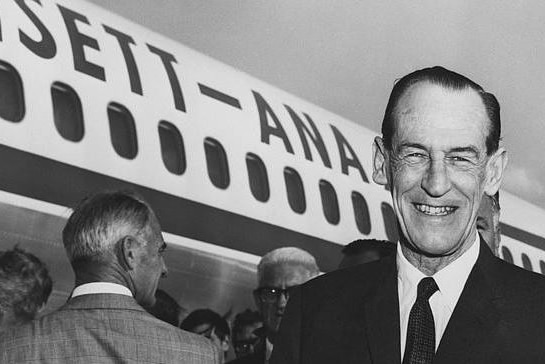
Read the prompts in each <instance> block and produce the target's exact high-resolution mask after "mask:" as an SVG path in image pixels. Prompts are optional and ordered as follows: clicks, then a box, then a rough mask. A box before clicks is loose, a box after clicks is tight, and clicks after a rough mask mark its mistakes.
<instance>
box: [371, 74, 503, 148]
mask: <svg viewBox="0 0 545 364" xmlns="http://www.w3.org/2000/svg"><path fill="white" fill-rule="evenodd" d="M421 82H428V83H430V84H433V85H438V86H441V87H443V88H445V89H448V90H452V91H460V90H464V89H468V88H469V89H472V90H473V91H475V92H477V93H478V95H479V96H480V98H481V100H482V102H483V105H484V108H485V110H486V113H487V115H488V119H489V121H490V126H489V129H488V136H487V137H486V152H487V154H488V155H490V154H492V153H494V152H495V151H497V150H498V147H499V142H500V135H501V122H500V104H499V103H498V100H497V99H496V97H495V96H494V95H493V94H491V93H489V92H486V91H484V89H483V88H482V87H481V86H480V85H479V84H477V83H476V82H474V81H472V80H470V79H469V78H467V77H466V76H464V75H461V74H459V73H456V72H453V71H450V70H448V69H446V68H444V67H441V66H435V67H429V68H424V69H420V70H417V71H414V72H412V73H409V74H408V75H406V76H403V77H402V78H400V79H399V80H397V81H396V83H395V84H394V87H393V88H392V92H391V93H390V98H389V100H388V104H387V105H386V110H385V112H384V119H383V121H382V137H383V140H384V145H385V146H386V148H387V149H391V147H392V138H393V134H394V132H395V121H396V111H397V110H396V107H397V104H398V102H399V100H400V99H401V98H402V97H403V95H404V94H405V92H406V91H408V90H409V89H410V88H411V87H412V86H414V85H416V84H418V83H421Z"/></svg>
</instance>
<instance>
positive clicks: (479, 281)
mask: <svg viewBox="0 0 545 364" xmlns="http://www.w3.org/2000/svg"><path fill="white" fill-rule="evenodd" d="M500 131H501V126H500V107H499V104H498V102H497V100H496V98H495V97H494V96H493V95H492V94H490V93H488V92H485V91H484V90H483V89H482V87H481V86H479V85H477V84H476V83H475V82H473V81H471V80H469V79H468V78H466V77H464V76H462V75H460V74H457V73H455V72H452V71H449V70H447V69H445V68H442V67H433V68H426V69H423V70H419V71H415V72H413V73H411V74H409V75H407V76H405V77H403V78H401V79H400V80H399V81H397V82H396V84H395V85H394V88H393V90H392V93H391V95H390V99H389V101H388V105H387V107H386V111H385V116H384V120H383V124H382V134H383V135H382V137H377V138H376V139H375V143H374V145H373V159H374V160H373V163H374V172H373V180H374V181H375V182H376V183H378V184H381V185H387V186H388V187H389V190H390V191H391V194H392V200H393V206H394V210H395V213H396V216H397V220H398V227H399V236H400V237H401V238H400V241H399V243H398V246H397V253H396V254H395V255H394V256H392V257H387V258H384V259H382V260H381V261H378V262H375V263H369V264H364V265H361V266H356V267H354V268H351V269H345V270H341V271H337V272H333V273H331V274H327V275H324V276H322V277H320V278H318V279H315V280H313V281H311V282H309V283H308V284H306V285H303V286H301V287H300V288H299V289H298V290H297V291H296V292H294V294H293V295H292V298H291V299H290V302H289V305H288V307H287V310H286V315H285V317H284V319H283V321H282V325H281V328H280V333H279V335H278V338H277V343H276V345H275V350H274V351H273V355H272V363H274V364H280V363H282V364H292V363H309V364H310V363H313V364H316V363H333V362H342V363H354V364H355V363H359V364H361V363H401V362H402V363H404V364H405V363H432V362H433V363H435V364H438V363H536V362H543V361H544V360H545V347H544V346H543V345H542V340H543V339H542V338H543V337H545V336H544V335H545V305H544V304H543V302H544V299H545V278H543V277H541V276H540V275H537V274H535V273H531V272H526V271H524V270H522V269H520V268H518V267H515V266H513V265H510V264H508V263H505V262H503V261H501V260H500V259H498V258H496V257H494V255H493V254H492V253H491V251H490V249H489V248H488V246H487V245H486V243H485V242H484V240H482V239H481V238H480V236H479V234H478V232H477V227H476V220H477V215H478V210H479V206H480V204H481V200H482V199H483V196H485V195H486V196H493V195H494V194H495V193H496V192H497V191H498V189H499V187H500V184H501V180H502V176H503V172H504V169H505V166H506V164H507V155H506V152H505V149H504V148H503V147H502V146H500V143H499V142H500Z"/></svg>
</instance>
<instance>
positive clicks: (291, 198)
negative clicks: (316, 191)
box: [284, 167, 307, 214]
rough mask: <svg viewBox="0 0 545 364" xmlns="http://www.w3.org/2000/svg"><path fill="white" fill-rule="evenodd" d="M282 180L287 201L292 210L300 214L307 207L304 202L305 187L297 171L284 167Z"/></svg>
mask: <svg viewBox="0 0 545 364" xmlns="http://www.w3.org/2000/svg"><path fill="white" fill-rule="evenodd" d="M284 181H285V182H286V191H287V193H288V202H289V204H290V207H291V209H292V210H293V211H295V212H297V213H298V214H302V213H303V212H305V210H306V209H307V205H306V202H305V189H304V187H303V181H301V177H300V176H299V173H297V171H296V170H295V169H293V168H290V167H286V168H284Z"/></svg>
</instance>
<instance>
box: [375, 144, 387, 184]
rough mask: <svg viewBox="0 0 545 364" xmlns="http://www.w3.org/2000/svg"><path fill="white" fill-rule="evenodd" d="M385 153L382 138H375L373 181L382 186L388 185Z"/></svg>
mask: <svg viewBox="0 0 545 364" xmlns="http://www.w3.org/2000/svg"><path fill="white" fill-rule="evenodd" d="M386 153H387V152H386V148H385V147H384V142H383V140H382V138H381V137H376V138H375V142H374V143H373V181H375V183H377V184H379V185H383V186H385V185H387V184H388V171H387V170H388V168H387V165H386V164H387V163H386V158H387V155H386Z"/></svg>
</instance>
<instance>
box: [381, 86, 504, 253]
mask: <svg viewBox="0 0 545 364" xmlns="http://www.w3.org/2000/svg"><path fill="white" fill-rule="evenodd" d="M396 116H397V117H396V127H395V132H394V135H393V138H392V150H391V151H385V153H384V154H385V156H384V158H385V159H384V160H385V163H384V165H383V167H384V168H383V170H382V171H383V175H385V176H386V178H387V179H388V183H389V184H390V186H391V191H392V198H393V204H394V209H395V212H396V215H397V219H398V222H399V228H400V229H401V232H402V238H401V241H402V243H403V244H404V246H405V247H406V248H408V249H409V250H411V251H413V252H416V253H417V254H418V255H420V256H422V255H424V256H428V257H437V256H442V257H445V256H448V257H451V258H452V260H454V259H456V258H457V257H458V256H459V255H461V254H462V253H463V252H464V251H465V250H466V249H467V248H468V247H469V246H471V244H472V242H473V241H474V239H475V234H476V229H475V219H476V217H477V210H478V209H479V204H480V202H481V197H482V195H483V191H485V190H487V192H488V193H491V191H493V192H492V193H495V192H496V190H497V188H498V187H499V182H500V181H501V173H502V172H503V164H501V166H502V168H496V169H494V170H493V169H492V168H493V167H491V165H493V166H495V167H497V166H498V165H500V164H498V163H496V164H494V163H490V160H489V159H491V158H495V156H496V155H498V154H502V155H503V150H500V151H498V152H497V153H495V154H494V156H493V157H490V158H489V157H488V156H487V154H486V145H485V140H486V136H487V135H488V130H489V120H488V117H487V115H486V111H485V108H484V105H483V102H482V100H481V98H480V97H479V95H478V94H477V93H476V92H475V91H473V90H469V89H468V90H462V91H451V90H448V89H444V88H442V87H440V86H436V85H432V84H430V83H427V82H421V83H418V84H416V85H414V86H412V87H411V88H410V89H409V90H407V92H405V94H404V95H403V96H402V97H401V99H400V100H399V102H398V105H397V108H396ZM384 150H385V149H384ZM500 152H502V153H500ZM376 161H377V159H376V158H375V174H377V165H378V164H377V163H376ZM379 164H380V163H379ZM499 169H501V172H498V171H499ZM492 170H493V171H494V172H495V175H496V176H497V175H498V173H499V175H500V177H499V178H496V179H494V178H489V177H490V176H492V175H493V174H494V173H492ZM375 174H374V177H375ZM377 176H379V177H380V171H379V172H378V174H377ZM379 179H380V178H379ZM375 180H377V179H375ZM449 259H450V258H449Z"/></svg>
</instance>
